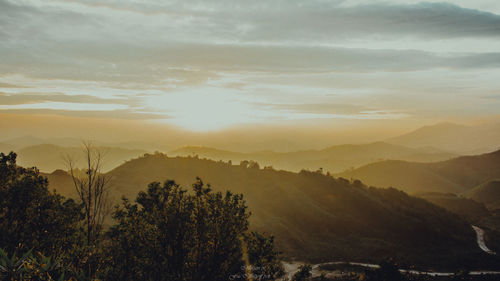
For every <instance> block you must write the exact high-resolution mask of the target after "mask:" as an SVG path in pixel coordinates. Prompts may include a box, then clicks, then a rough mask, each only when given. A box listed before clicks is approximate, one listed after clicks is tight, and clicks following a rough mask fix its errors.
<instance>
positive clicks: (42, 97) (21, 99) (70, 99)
mask: <svg viewBox="0 0 500 281" xmlns="http://www.w3.org/2000/svg"><path fill="white" fill-rule="evenodd" d="M137 101H138V100H137V99H136V98H133V97H127V98H125V97H122V98H107V99H104V98H99V97H96V96H91V95H67V94H64V93H51V94H45V93H15V94H7V93H2V92H0V105H22V104H35V103H44V102H64V103H86V104H122V105H135V104H137Z"/></svg>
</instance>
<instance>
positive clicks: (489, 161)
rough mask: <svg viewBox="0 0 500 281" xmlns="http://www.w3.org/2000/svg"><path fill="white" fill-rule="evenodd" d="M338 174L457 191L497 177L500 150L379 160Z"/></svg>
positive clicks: (384, 183)
mask: <svg viewBox="0 0 500 281" xmlns="http://www.w3.org/2000/svg"><path fill="white" fill-rule="evenodd" d="M338 175H339V176H342V177H345V178H353V179H359V180H361V181H363V182H365V183H367V184H369V185H374V186H381V187H389V186H391V187H395V188H398V189H401V190H404V191H406V192H410V193H414V192H423V191H432V192H445V193H446V192H452V193H456V194H458V193H462V192H466V191H468V190H470V189H472V188H474V187H475V186H477V185H479V184H481V183H484V182H487V181H490V180H493V179H497V178H500V150H499V151H495V152H492V153H486V154H482V155H476V156H462V157H457V158H454V159H450V160H447V161H441V162H434V163H413V162H405V161H393V160H388V161H381V162H376V163H372V164H368V165H365V166H363V167H360V168H358V169H354V170H350V171H346V172H343V173H340V174H338Z"/></svg>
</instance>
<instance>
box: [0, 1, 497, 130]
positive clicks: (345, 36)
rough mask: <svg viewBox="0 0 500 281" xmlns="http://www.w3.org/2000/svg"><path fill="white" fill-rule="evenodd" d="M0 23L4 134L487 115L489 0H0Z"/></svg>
mask: <svg viewBox="0 0 500 281" xmlns="http://www.w3.org/2000/svg"><path fill="white" fill-rule="evenodd" d="M0 38H1V40H0V128H4V129H7V135H9V134H10V135H20V134H28V133H30V134H31V133H36V132H38V131H36V132H35V131H34V125H33V124H37V126H39V127H38V129H40V130H42V131H46V132H48V133H54V132H59V133H61V132H64V131H65V132H67V134H74V131H76V130H77V129H76V128H73V130H69V129H68V130H66V129H61V128H54V127H53V126H52V125H53V124H55V123H54V120H58V122H60V124H66V125H61V126H65V127H67V126H70V125H68V124H69V123H72V124H77V123H78V122H80V123H86V124H90V125H89V127H95V126H97V125H95V124H100V125H102V124H108V125H109V126H108V127H107V128H108V129H106V130H108V132H109V128H113V126H117V125H116V124H118V123H119V124H123V126H122V125H120V126H118V127H120V128H123V130H122V131H121V132H122V133H121V135H120V137H121V138H123V137H124V136H128V137H131V136H130V135H134V134H130V130H128V131H127V129H126V128H127V126H130V128H132V127H134V128H137V129H138V130H139V131H140V129H144V128H146V127H147V128H153V127H154V128H155V129H154V130H162V129H161V128H170V129H175V130H179V131H183V132H185V133H186V134H187V133H192V134H198V133H207V134H213V133H214V132H222V131H230V130H242V128H250V127H251V128H253V129H256V128H286V129H283V130H290V128H295V127H297V128H299V127H300V128H309V129H310V128H317V129H318V130H320V129H321V130H340V129H339V128H343V130H347V129H346V128H355V129H356V130H359V132H357V133H356V134H355V133H353V132H354V131H355V129H352V130H351V133H352V135H353V136H360V135H362V133H360V131H362V130H365V131H367V132H368V131H369V132H370V135H371V136H373V134H375V133H374V132H376V131H378V132H379V134H382V135H384V134H386V135H390V134H391V133H393V134H394V133H395V132H401V131H404V130H409V128H414V127H417V126H420V125H426V124H431V123H436V122H441V121H456V122H462V123H463V122H465V123H467V122H473V121H474V122H475V121H477V120H484V119H488V118H496V117H498V116H499V115H500V110H499V108H500V91H499V89H500V79H499V77H500V1H497V0H475V1H470V0H467V1H466V0H457V1H426V2H421V1H404V0H401V1H394V0H393V1H378V0H370V1H368V0H329V1H328V0H303V1H302V0H251V1H246V0H241V1H235V0H191V1H167V0H162V1H160V0H141V1H134V0H116V1H113V0H95V1H93V0H88V1H84V0H67V1H63V0H15V1H11V0H0ZM2 119H3V121H2ZM41 120H45V123H43V122H42V121H41ZM65 122H66V123H65ZM30 124H31V125H30ZM127 124H128V125H127ZM100 125H99V126H100ZM102 126H104V125H102ZM72 127H78V128H80V125H78V126H72ZM83 127H84V126H83ZM83 127H82V128H83ZM103 128H104V127H103ZM87 129H88V128H87ZM87 129H84V130H87ZM103 130H104V129H103ZM106 130H105V131H106ZM272 131H273V130H271V132H272ZM99 133H102V132H101V131H100V132H99ZM144 134H145V133H144ZM135 135H137V133H136V134H135Z"/></svg>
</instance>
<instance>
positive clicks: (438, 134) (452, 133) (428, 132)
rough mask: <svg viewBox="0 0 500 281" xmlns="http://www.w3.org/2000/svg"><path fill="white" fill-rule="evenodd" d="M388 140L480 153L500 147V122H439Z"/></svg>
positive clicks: (460, 152)
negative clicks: (460, 123)
mask: <svg viewBox="0 0 500 281" xmlns="http://www.w3.org/2000/svg"><path fill="white" fill-rule="evenodd" d="M387 142H389V143H392V144H398V145H403V146H408V147H428V146H430V147H435V148H438V149H441V150H443V151H449V152H453V153H457V154H462V155H463V154H479V153H486V152H491V151H494V150H497V149H499V148H500V145H499V144H500V124H496V123H495V124H483V125H477V126H464V125H459V124H454V123H438V124H435V125H431V126H424V127H421V128H419V129H417V130H415V131H413V132H410V133H407V134H404V135H401V136H397V137H394V138H391V139H388V140H387Z"/></svg>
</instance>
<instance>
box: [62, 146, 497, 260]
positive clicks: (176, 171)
mask: <svg viewBox="0 0 500 281" xmlns="http://www.w3.org/2000/svg"><path fill="white" fill-rule="evenodd" d="M109 174H110V175H111V176H112V177H113V182H112V183H113V195H114V197H115V198H119V197H120V196H121V195H125V196H127V197H128V198H135V196H136V194H137V193H138V192H139V191H140V190H144V189H145V187H146V186H147V185H148V184H149V183H150V182H152V181H164V180H166V179H175V180H176V181H177V182H179V183H180V184H182V185H184V186H189V185H190V184H191V183H193V182H194V180H195V177H196V176H199V177H201V178H202V179H203V180H204V181H205V182H207V183H210V184H211V185H212V187H213V188H214V189H215V190H228V189H229V190H231V191H232V192H235V193H242V194H244V196H245V199H246V201H247V203H248V206H249V209H250V211H251V212H252V217H251V227H252V229H255V230H259V231H265V232H267V233H272V234H273V235H275V236H276V241H277V244H278V246H279V249H280V250H281V251H283V253H284V255H285V257H286V258H287V259H298V260H309V261H318V262H319V261H332V260H343V259H349V260H357V261H372V262H377V261H380V259H383V258H385V257H387V256H393V257H396V258H399V260H401V261H403V262H409V263H412V264H420V265H427V266H439V267H446V266H449V267H456V266H457V265H458V264H467V265H477V266H480V267H481V266H482V267H487V264H488V263H489V261H487V260H485V259H488V257H486V256H484V255H483V254H482V253H481V252H480V250H479V249H478V247H477V245H476V242H475V236H474V232H473V230H472V229H471V227H470V225H469V224H468V223H467V222H466V221H464V220H462V219H460V218H459V217H458V216H456V215H453V214H451V213H449V212H447V211H445V210H444V209H442V208H440V207H437V206H435V205H433V204H431V203H429V202H427V201H425V200H423V199H418V198H415V197H410V196H408V195H407V194H405V193H403V192H401V191H398V190H395V189H378V188H367V187H365V186H364V185H362V184H361V183H360V182H354V183H350V182H349V181H347V180H344V179H334V178H332V177H329V176H325V175H322V174H319V173H315V172H301V173H292V172H285V171H275V170H272V169H258V168H255V167H254V168H249V167H244V166H240V165H230V164H228V163H225V162H221V161H219V162H215V161H211V160H201V159H197V158H182V157H176V158H169V157H166V156H165V155H163V154H155V155H146V156H144V157H141V158H138V159H134V160H131V161H128V162H127V163H125V164H123V165H121V166H119V167H118V168H116V169H114V170H112V171H111V172H110V173H109ZM52 181H54V179H52Z"/></svg>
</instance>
